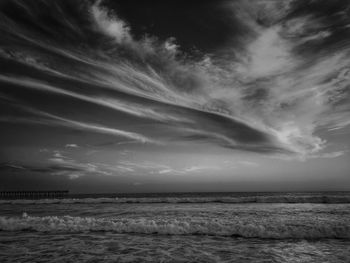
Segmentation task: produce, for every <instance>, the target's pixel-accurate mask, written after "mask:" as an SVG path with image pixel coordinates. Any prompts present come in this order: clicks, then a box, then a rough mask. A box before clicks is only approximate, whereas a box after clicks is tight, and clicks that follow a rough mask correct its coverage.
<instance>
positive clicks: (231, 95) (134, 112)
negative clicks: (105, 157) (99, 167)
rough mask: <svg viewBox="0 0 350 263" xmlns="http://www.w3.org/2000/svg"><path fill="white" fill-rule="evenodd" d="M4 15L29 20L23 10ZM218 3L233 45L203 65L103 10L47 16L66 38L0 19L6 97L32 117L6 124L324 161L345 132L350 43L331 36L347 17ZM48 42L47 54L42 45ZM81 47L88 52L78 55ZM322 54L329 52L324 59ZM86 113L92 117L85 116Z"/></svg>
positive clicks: (91, 7)
mask: <svg viewBox="0 0 350 263" xmlns="http://www.w3.org/2000/svg"><path fill="white" fill-rule="evenodd" d="M316 2H318V1H316ZM60 3H61V2H59V3H58V4H60ZM310 4H311V3H310ZM312 4H315V5H317V6H318V7H319V8H318V9H315V10H323V9H324V6H323V4H322V3H320V2H318V3H312ZM11 5H20V6H21V8H24V9H25V10H27V11H28V12H29V11H30V10H32V9H31V7H30V6H29V5H28V4H27V3H25V2H21V1H19V2H18V3H17V2H16V3H12V4H11ZM223 5H225V8H226V9H227V10H229V12H230V14H231V16H230V19H228V18H227V21H226V23H232V27H230V28H229V29H230V30H231V31H232V32H230V34H232V37H231V38H230V37H228V38H227V39H226V40H227V41H225V45H221V46H218V47H217V49H214V50H213V51H211V52H207V53H205V52H204V51H203V52H201V53H200V55H197V53H195V52H192V51H191V50H186V49H184V48H183V47H182V46H181V45H180V44H178V43H180V42H181V39H176V38H175V37H173V36H170V37H169V36H165V37H164V36H159V37H158V36H157V35H154V36H153V35H151V34H148V32H143V34H140V33H137V32H138V31H140V30H138V28H135V24H133V23H132V20H131V22H130V21H127V20H126V19H124V17H127V16H125V14H124V16H121V15H119V10H118V8H115V6H114V5H113V4H112V3H110V2H109V1H97V2H95V3H93V4H91V3H90V2H88V1H87V2H84V4H83V5H82V7H74V8H77V12H78V13H79V14H81V16H82V17H79V18H76V17H72V16H71V15H69V13H67V14H65V16H64V19H62V20H59V19H58V18H57V17H55V16H54V17H53V20H55V21H56V20H57V23H59V24H60V25H61V26H62V36H64V37H62V40H60V39H58V38H57V37H56V35H53V34H52V32H50V31H49V30H51V28H50V25H45V24H44V23H41V24H40V30H38V28H36V27H35V26H26V25H23V24H21V21H17V20H16V18H14V17H12V16H11V14H7V13H6V12H5V11H2V13H1V15H2V17H3V18H4V20H3V21H7V22H11V23H7V24H6V25H5V23H3V22H1V24H0V27H1V29H2V30H3V31H4V32H5V34H4V38H3V39H2V40H1V46H0V48H1V50H2V51H1V53H0V59H1V63H3V64H4V65H6V66H7V67H6V68H7V69H6V70H3V72H0V81H1V83H2V84H3V85H4V89H3V91H2V92H3V93H4V94H5V97H6V96H7V97H9V98H11V99H12V100H13V101H15V102H16V103H12V104H11V103H10V104H11V107H17V110H19V111H20V110H21V107H22V109H25V111H27V112H28V113H29V114H31V115H34V116H36V117H35V118H28V116H22V115H20V114H18V115H16V114H15V116H12V115H10V114H8V115H5V114H4V115H3V116H1V120H2V121H3V122H19V123H33V124H39V125H42V124H43V125H59V126H62V127H66V128H69V129H79V130H83V131H86V132H92V133H98V134H106V135H112V136H117V137H123V138H127V139H132V140H135V141H138V142H141V143H154V144H157V143H159V142H161V144H162V145H164V144H177V143H179V144H181V143H184V142H186V143H187V142H190V143H193V144H198V143H206V144H211V145H216V146H219V147H222V148H226V149H235V150H236V151H252V152H257V153H263V154H271V153H272V154H281V153H283V154H285V155H293V156H298V157H301V158H307V157H308V156H310V157H311V156H321V155H320V154H322V151H325V150H326V149H327V147H328V137H327V136H322V135H321V134H322V132H326V131H332V130H335V129H344V128H345V127H347V126H348V125H349V124H350V120H349V110H350V108H349V99H350V95H349V91H348V88H347V87H348V86H349V84H350V78H349V72H350V71H349V68H350V65H349V62H348V59H347V58H348V56H349V47H350V43H349V41H348V40H347V39H346V38H344V39H343V38H341V37H340V36H339V35H338V34H339V32H338V31H337V30H338V29H337V28H342V30H343V34H345V35H347V34H348V35H350V33H349V30H350V29H348V27H347V26H348V25H349V24H350V21H349V19H348V18H345V17H344V16H342V15H341V14H338V13H337V12H335V13H334V22H332V23H333V24H332V23H331V22H330V21H329V18H328V17H327V15H326V14H324V13H322V12H324V11H322V12H321V11H317V12H320V13H317V12H316V11H315V13H312V12H311V13H308V14H304V13H303V12H301V11H300V6H299V5H302V3H301V2H300V1H293V2H291V1H285V2H284V4H283V7H282V6H281V4H280V3H279V1H258V3H255V2H253V1H248V2H246V1H237V2H235V3H232V4H223ZM47 8H53V10H52V11H53V12H54V11H55V10H54V7H50V6H47ZM72 8H73V7H72ZM82 10H83V11H84V12H82ZM339 11H341V10H339ZM33 12H34V10H33ZM35 12H37V11H35ZM122 17H123V19H122ZM223 17H225V19H226V16H223ZM32 19H33V17H32V16H30V17H28V20H29V21H32ZM32 22H33V24H36V23H37V21H36V23H34V21H32ZM334 24H336V26H335V25H334ZM30 25H31V24H30ZM239 28H244V30H239ZM11 29H12V30H11ZM13 29H16V30H14V31H13ZM153 33H154V34H155V33H157V32H156V31H154V32H153ZM91 36H92V37H91ZM186 37H187V38H190V36H186ZM91 38H93V39H91ZM33 39H35V41H34V40H33ZM64 39H68V40H69V41H68V42H65V40H64ZM15 40H16V41H15ZM32 40H33V41H32ZM47 41H50V42H51V43H52V45H49V46H48V45H46V46H45V43H46V42H47ZM79 41H80V42H83V43H85V45H83V46H81V47H79V48H76V46H74V43H80V42H79ZM208 41H209V40H208ZM337 41H338V42H337ZM8 43H16V44H15V45H13V47H11V48H10V47H9V46H10V45H8ZM69 43H71V44H69ZM327 47H329V48H330V49H331V50H333V51H334V52H325V50H327ZM25 94H29V95H30V96H25ZM36 96H42V97H44V98H45V99H47V100H48V101H49V102H51V103H52V105H50V103H43V102H41V101H39V100H38V99H37V97H36ZM53 98H57V100H54V99H53ZM59 103H62V105H63V107H69V108H70V107H71V105H73V103H77V105H78V106H77V107H75V109H72V110H71V112H72V113H73V112H74V115H75V118H73V117H70V116H68V115H69V114H67V112H66V111H64V110H63V107H62V108H60V107H59V105H57V104H59ZM3 105H4V106H3V107H5V108H6V107H7V106H6V105H7V104H6V103H3ZM16 105H17V106H16ZM18 105H21V106H18ZM92 107H93V109H96V111H95V113H93V114H95V115H94V116H88V117H86V116H87V115H88V114H87V113H86V112H92V110H90V108H92ZM6 109H7V111H6V112H9V111H10V110H9V109H8V108H6ZM97 112H98V113H97ZM102 116H103V117H102ZM89 118H90V119H89ZM86 119H87V120H86ZM72 145H73V144H72ZM325 156H326V155H325ZM163 171H167V168H165V169H163Z"/></svg>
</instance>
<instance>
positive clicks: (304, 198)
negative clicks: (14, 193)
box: [0, 195, 350, 204]
mask: <svg viewBox="0 0 350 263" xmlns="http://www.w3.org/2000/svg"><path fill="white" fill-rule="evenodd" d="M83 203H86V204H94V203H96V204H97V203H315V204H317V203H318V204H341V203H343V204H346V203H350V195H266V196H264V195H261V196H238V197H237V196H218V197H215V196H210V197H208V196H207V197H124V198H117V197H116V198H109V197H101V198H66V199H36V200H28V199H17V200H0V204H83Z"/></svg>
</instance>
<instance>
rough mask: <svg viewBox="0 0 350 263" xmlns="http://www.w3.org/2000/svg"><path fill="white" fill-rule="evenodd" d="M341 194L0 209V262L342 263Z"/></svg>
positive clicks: (119, 200)
mask: <svg viewBox="0 0 350 263" xmlns="http://www.w3.org/2000/svg"><path fill="white" fill-rule="evenodd" d="M349 248H350V193H348V192H341V193H340V192H337V193H325V192H323V193H181V194H180V193H177V194H134V195H84V196H70V197H69V198H67V199H50V200H0V262H259V263H260V262H308V263H309V262H315V263H316V262H317V263H319V262H330V263H336V262H350V249H349Z"/></svg>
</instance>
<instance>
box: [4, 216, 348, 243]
mask: <svg viewBox="0 0 350 263" xmlns="http://www.w3.org/2000/svg"><path fill="white" fill-rule="evenodd" d="M0 230H2V231H22V230H27V231H35V232H53V233H56V232H64V233H80V232H95V231H107V232H114V233H137V234H161V235H162V234H163V235H213V236H239V237H246V238H274V239H289V238H297V239H301V238H305V239H315V238H341V239H350V224H349V222H348V221H339V222H337V223H336V224H335V223H334V222H332V221H317V220H316V221H314V222H312V223H311V224H310V222H309V223H307V224H296V223H292V222H286V221H283V220H282V221H275V222H271V221H269V220H253V221H246V220H241V219H239V218H238V217H237V218H234V219H230V220H227V219H213V220H205V219H203V218H202V219H196V218H190V217H187V218H177V219H176V218H174V219H166V218H163V219H162V218H156V219H149V218H138V219H129V218H95V217H72V216H45V217H35V216H29V215H27V214H26V215H25V216H22V217H3V216H2V217H0Z"/></svg>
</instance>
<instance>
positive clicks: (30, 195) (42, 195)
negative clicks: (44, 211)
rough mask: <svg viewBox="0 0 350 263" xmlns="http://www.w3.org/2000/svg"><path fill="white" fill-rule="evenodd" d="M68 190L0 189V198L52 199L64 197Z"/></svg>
mask: <svg viewBox="0 0 350 263" xmlns="http://www.w3.org/2000/svg"><path fill="white" fill-rule="evenodd" d="M68 193H69V191H68V190H64V191H61V190H60V191H1V192H0V199H53V198H65V197H67V195H68Z"/></svg>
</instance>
